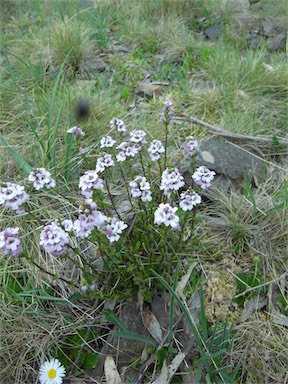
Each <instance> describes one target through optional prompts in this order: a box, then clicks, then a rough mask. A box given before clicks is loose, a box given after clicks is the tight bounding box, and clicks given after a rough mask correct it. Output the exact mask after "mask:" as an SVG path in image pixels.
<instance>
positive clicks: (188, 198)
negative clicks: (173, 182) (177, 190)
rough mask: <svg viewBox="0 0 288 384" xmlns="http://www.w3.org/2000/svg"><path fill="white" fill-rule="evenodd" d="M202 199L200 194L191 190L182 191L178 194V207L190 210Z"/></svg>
mask: <svg viewBox="0 0 288 384" xmlns="http://www.w3.org/2000/svg"><path fill="white" fill-rule="evenodd" d="M201 201H202V199H201V196H200V195H198V193H196V192H194V191H192V192H189V191H185V192H182V193H181V195H180V203H179V207H180V208H182V209H183V211H191V210H192V209H193V207H196V205H198V204H200V203H201Z"/></svg>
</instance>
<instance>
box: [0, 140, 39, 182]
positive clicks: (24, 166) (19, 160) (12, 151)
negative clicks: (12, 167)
mask: <svg viewBox="0 0 288 384" xmlns="http://www.w3.org/2000/svg"><path fill="white" fill-rule="evenodd" d="M0 140H1V142H2V144H3V145H4V147H5V148H6V149H7V151H8V152H9V153H10V155H11V157H12V158H13V160H14V161H15V162H16V163H18V164H19V165H20V167H21V168H22V169H23V170H24V171H25V172H26V173H27V174H28V175H29V173H30V172H31V171H32V167H31V165H30V164H28V163H27V161H26V160H25V159H24V158H23V157H22V156H21V155H20V154H19V153H18V152H17V151H16V150H15V149H14V148H13V147H12V146H11V145H10V144H9V143H8V141H7V140H6V139H5V137H4V136H3V135H2V134H1V133H0Z"/></svg>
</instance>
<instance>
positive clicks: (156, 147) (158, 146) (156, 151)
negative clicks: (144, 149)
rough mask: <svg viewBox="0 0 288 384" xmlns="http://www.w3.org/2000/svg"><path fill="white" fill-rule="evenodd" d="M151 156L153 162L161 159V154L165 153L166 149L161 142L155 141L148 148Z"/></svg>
mask: <svg viewBox="0 0 288 384" xmlns="http://www.w3.org/2000/svg"><path fill="white" fill-rule="evenodd" d="M148 152H149V156H150V159H151V160H152V161H156V160H159V159H160V153H164V152H165V148H164V146H163V144H162V143H161V141H159V140H153V141H152V142H151V143H150V145H149V148H148Z"/></svg>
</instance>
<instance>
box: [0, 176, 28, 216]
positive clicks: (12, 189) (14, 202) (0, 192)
mask: <svg viewBox="0 0 288 384" xmlns="http://www.w3.org/2000/svg"><path fill="white" fill-rule="evenodd" d="M28 199H29V196H28V195H27V193H26V192H25V191H24V187H23V186H22V185H18V184H14V183H10V182H8V183H6V187H1V188H0V205H4V207H6V208H11V209H13V210H14V211H16V212H17V211H18V210H19V207H20V205H22V204H23V203H25V202H26V201H27V200H28ZM20 211H21V210H19V212H20Z"/></svg>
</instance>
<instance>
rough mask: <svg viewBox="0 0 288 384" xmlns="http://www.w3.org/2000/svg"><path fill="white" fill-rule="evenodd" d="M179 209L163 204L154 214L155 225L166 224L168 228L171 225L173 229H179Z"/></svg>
mask: <svg viewBox="0 0 288 384" xmlns="http://www.w3.org/2000/svg"><path fill="white" fill-rule="evenodd" d="M177 209H178V208H177V207H174V208H173V207H171V205H170V204H163V203H161V204H160V205H159V207H158V208H157V209H156V211H155V214H154V223H155V224H157V225H161V224H164V225H166V227H168V226H169V225H170V227H172V228H177V227H178V225H179V217H178V216H177V215H175V212H176V211H177Z"/></svg>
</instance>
